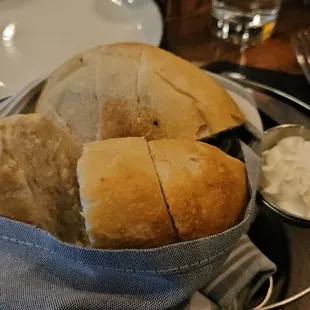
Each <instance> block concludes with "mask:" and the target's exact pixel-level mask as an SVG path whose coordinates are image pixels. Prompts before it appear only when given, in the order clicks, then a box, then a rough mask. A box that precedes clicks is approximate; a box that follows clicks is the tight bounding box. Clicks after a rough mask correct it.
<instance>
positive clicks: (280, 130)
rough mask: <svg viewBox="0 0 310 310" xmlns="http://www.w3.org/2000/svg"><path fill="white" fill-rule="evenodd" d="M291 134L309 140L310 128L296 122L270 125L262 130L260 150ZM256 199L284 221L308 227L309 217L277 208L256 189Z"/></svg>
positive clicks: (309, 223)
mask: <svg viewBox="0 0 310 310" xmlns="http://www.w3.org/2000/svg"><path fill="white" fill-rule="evenodd" d="M292 136H299V137H302V138H304V139H305V140H310V128H306V127H304V126H301V125H296V124H284V125H279V126H276V127H272V128H270V129H268V130H266V131H265V132H264V138H263V140H262V141H261V145H260V147H261V150H262V151H265V150H269V149H271V148H272V147H274V146H275V145H276V144H277V143H278V142H279V141H280V140H282V139H284V138H287V137H292ZM258 199H259V200H260V201H261V202H262V203H263V205H265V206H267V207H268V208H269V209H270V210H271V211H272V212H273V213H274V214H276V215H278V216H280V217H281V219H284V220H285V221H287V222H290V223H293V224H297V225H298V226H302V227H310V218H305V217H301V216H298V215H295V214H293V213H290V212H288V211H286V210H283V209H281V208H279V207H278V206H277V205H276V204H275V203H273V202H272V201H270V200H268V198H266V197H264V196H263V194H262V193H261V192H260V191H258Z"/></svg>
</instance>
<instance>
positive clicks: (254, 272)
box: [186, 235, 276, 310]
mask: <svg viewBox="0 0 310 310" xmlns="http://www.w3.org/2000/svg"><path fill="white" fill-rule="evenodd" d="M275 271H276V266H275V264H274V263H273V262H272V261H270V260H269V259H268V258H267V257H266V256H265V255H264V254H263V253H262V252H261V251H260V250H259V249H258V248H257V247H256V246H255V245H254V244H253V243H252V241H251V240H250V238H249V237H248V236H247V235H243V236H242V237H241V239H240V241H239V242H238V244H237V246H236V247H235V249H234V250H233V251H232V253H231V254H230V255H229V257H228V258H227V260H226V262H225V263H224V264H223V265H222V267H221V268H220V271H219V272H218V273H217V274H219V276H217V277H216V278H214V279H213V280H212V281H211V282H209V283H208V284H207V285H206V286H205V287H203V288H202V289H201V290H200V291H198V292H196V293H195V294H194V295H193V296H192V298H191V301H190V303H189V305H188V306H187V308H186V310H218V309H225V310H240V309H244V307H245V306H246V305H247V304H249V302H250V300H251V298H252V297H253V296H254V295H255V293H256V292H257V291H258V289H259V288H260V287H261V286H262V285H263V284H264V283H265V282H266V281H268V279H269V277H270V276H271V275H272V274H274V273H275Z"/></svg>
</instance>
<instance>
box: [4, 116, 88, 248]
mask: <svg viewBox="0 0 310 310" xmlns="http://www.w3.org/2000/svg"><path fill="white" fill-rule="evenodd" d="M80 155H81V149H80V145H79V143H78V142H77V140H76V138H75V137H73V136H72V135H71V134H69V133H68V132H67V131H66V130H63V129H59V128H57V127H55V126H54V125H53V124H52V122H51V121H49V120H47V119H46V118H45V117H44V116H41V115H39V114H28V115H15V116H11V117H8V118H4V119H1V120H0V215H1V216H5V217H8V218H11V219H14V220H17V221H22V222H25V223H29V224H32V225H35V226H37V227H40V228H42V229H44V230H46V231H48V232H50V233H51V234H53V235H54V236H55V237H57V238H59V239H61V240H63V241H67V242H71V243H83V244H85V242H86V241H87V238H86V234H85V229H84V220H83V218H82V216H81V215H80V211H81V210H80V202H79V191H78V183H77V177H76V164H77V160H78V159H79V157H80Z"/></svg>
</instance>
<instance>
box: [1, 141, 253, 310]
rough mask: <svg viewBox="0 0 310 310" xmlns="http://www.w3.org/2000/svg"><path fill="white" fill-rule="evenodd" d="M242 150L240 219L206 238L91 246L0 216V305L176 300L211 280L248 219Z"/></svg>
mask: <svg viewBox="0 0 310 310" xmlns="http://www.w3.org/2000/svg"><path fill="white" fill-rule="evenodd" d="M242 149H243V153H244V158H245V162H246V166H247V173H248V181H249V191H250V202H249V205H248V207H247V210H246V213H245V217H244V220H243V221H242V222H241V223H240V224H239V225H237V226H235V227H233V228H232V229H230V230H228V231H225V232H224V233H221V234H219V235H216V236H212V237H209V238H203V239H200V240H196V241H191V242H184V243H180V244H173V245H169V246H166V247H162V248H157V249H150V250H119V251H115V250H114V251H108V250H95V249H86V248H81V247H77V246H72V245H68V244H65V243H62V242H60V241H59V240H57V239H55V238H54V237H52V236H51V235H50V234H48V233H47V232H44V231H42V230H39V229H36V228H35V227H33V226H30V225H27V224H23V223H19V222H14V221H11V220H9V219H5V218H0V249H1V250H0V266H1V268H0V281H1V285H0V309H14V310H18V309H23V310H27V309H31V310H36V309H38V310H39V309H40V310H42V309H49V310H53V309H59V310H60V309H61V310H65V309H68V310H69V309H70V310H71V309H83V310H86V309H94V310H95V309H96V310H97V309H122V310H123V309H167V308H170V307H174V306H177V305H178V304H180V303H181V302H183V301H184V300H186V299H187V298H189V297H190V296H191V295H192V294H193V293H194V292H195V291H197V290H198V289H200V288H202V287H204V286H206V284H208V283H210V281H211V280H213V279H214V277H215V276H216V275H217V274H218V272H219V269H220V268H221V266H222V265H223V264H224V262H225V261H226V259H227V257H228V255H229V254H230V253H231V251H232V250H233V249H234V248H235V246H236V244H237V243H238V242H239V240H240V238H241V236H242V235H243V234H244V233H246V232H247V229H248V227H249V225H250V222H251V219H252V217H253V214H254V209H255V192H256V188H257V181H258V172H259V161H258V159H257V157H256V156H255V155H254V154H253V153H252V151H251V150H250V149H249V148H248V147H247V146H246V145H242ZM221 295H223V293H221Z"/></svg>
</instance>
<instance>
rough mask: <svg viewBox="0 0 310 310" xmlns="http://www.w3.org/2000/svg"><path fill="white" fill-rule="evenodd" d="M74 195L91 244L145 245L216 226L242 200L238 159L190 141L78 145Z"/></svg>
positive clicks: (227, 222) (240, 209) (229, 220)
mask: <svg viewBox="0 0 310 310" xmlns="http://www.w3.org/2000/svg"><path fill="white" fill-rule="evenodd" d="M78 178H79V183H80V196H81V200H82V207H83V215H84V218H85V223H86V229H87V233H88V236H89V238H90V243H91V245H92V246H93V247H98V248H106V249H120V248H121V249H123V248H151V247H156V246H163V245H166V244H169V243H174V242H176V241H188V240H194V239H198V238H202V237H208V236H211V235H214V234H217V233H220V232H223V231H225V230H227V229H229V228H231V227H232V226H234V225H236V224H237V223H238V222H239V221H240V220H241V219H242V216H243V214H244V210H245V207H246V196H247V195H246V194H247V182H246V174H245V166H244V164H243V163H242V162H241V161H239V160H237V159H235V158H232V157H230V156H228V155H227V154H225V153H224V152H222V151H221V150H220V149H218V148H216V147H214V146H211V145H208V144H205V143H202V142H195V141H181V140H168V139H165V140H158V141H150V142H147V141H146V140H145V139H144V138H119V139H109V140H104V141H98V142H91V143H88V144H85V145H84V150H83V154H82V157H81V158H80V159H79V162H78Z"/></svg>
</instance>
